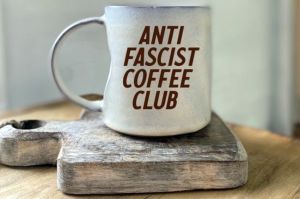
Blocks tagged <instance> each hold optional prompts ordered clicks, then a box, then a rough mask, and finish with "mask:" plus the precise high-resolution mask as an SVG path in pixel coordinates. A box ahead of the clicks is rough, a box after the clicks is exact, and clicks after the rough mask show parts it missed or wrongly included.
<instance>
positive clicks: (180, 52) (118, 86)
mask: <svg viewBox="0 0 300 199" xmlns="http://www.w3.org/2000/svg"><path fill="white" fill-rule="evenodd" d="M210 18H211V17H210V9H209V8H208V7H176V6H175V7H130V6H107V7H105V14H104V15H103V16H101V17H91V18H87V19H83V20H80V21H78V22H75V23H74V24H72V25H70V26H69V27H67V28H66V29H65V30H64V31H63V32H62V33H61V34H60V35H59V36H58V38H57V39H56V41H55V43H54V45H53V47H52V51H51V67H52V72H53V76H54V79H55V82H56V83H57V85H58V87H59V89H60V90H61V91H62V93H64V94H65V95H66V96H67V97H68V98H69V99H70V100H72V101H74V102H76V103H77V104H79V105H81V106H83V107H85V108H87V109H90V110H95V111H102V112H103V120H104V123H105V124H106V125H107V126H108V127H110V128H111V129H114V130H116V131H119V132H123V133H126V134H131V135H142V136H168V135H177V134H184V133H189V132H194V131H197V130H199V129H201V128H203V127H204V126H206V125H207V124H208V123H209V121H210V117H211V94H210V93H211V92H210V90H211V89H210V87H211V85H210V81H211V32H210V26H211V22H210ZM89 23H97V24H101V25H105V27H106V31H107V38H108V46H109V51H110V56H111V64H110V72H109V76H108V80H107V83H106V87H105V91H104V98H103V100H101V101H88V100H86V99H83V98H81V97H80V96H77V95H76V94H73V92H72V91H70V90H69V89H68V88H67V87H66V86H65V84H64V82H63V80H62V79H61V76H60V74H59V71H58V70H57V66H56V65H55V64H54V59H55V52H56V49H57V46H58V44H59V42H60V41H61V40H62V38H63V37H64V36H65V35H67V34H68V33H69V32H70V31H71V30H73V29H75V28H77V27H79V26H82V25H85V24H89ZM87 70H88V69H87Z"/></svg>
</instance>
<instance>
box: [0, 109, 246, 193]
mask: <svg viewBox="0 0 300 199" xmlns="http://www.w3.org/2000/svg"><path fill="white" fill-rule="evenodd" d="M37 127H38V128H37ZM0 150H1V153H0V162H1V163H2V164H6V165H10V166H30V165H40V164H55V163H56V160H57V166H58V169H57V178H58V179H57V181H58V187H59V189H60V190H62V191H63V192H65V193H72V194H116V193H145V192H172V191H183V190H195V189H221V188H223V189H224V188H233V187H237V186H240V185H243V184H245V183H246V181H247V174H248V162H247V154H246V152H245V150H244V148H243V146H242V145H241V143H240V142H239V141H238V139H237V138H236V137H235V136H234V135H233V134H232V132H231V131H230V130H229V129H228V128H227V127H226V125H225V124H224V123H223V121H222V120H221V119H220V118H219V117H218V116H217V115H216V114H213V115H212V120H211V122H210V124H209V125H208V126H207V127H206V128H204V129H202V130H200V131H198V132H195V133H191V134H186V135H180V136H171V137H157V138H153V137H152V138H150V137H148V138H146V137H134V136H128V135H124V134H120V133H118V132H115V131H113V130H111V129H109V128H107V127H106V126H105V125H104V123H103V121H102V113H100V112H85V113H84V114H83V115H82V117H81V119H80V120H75V121H73V120H72V121H44V120H31V121H28V120H27V121H24V120H22V121H20V122H13V123H12V124H11V125H10V124H8V125H6V126H3V127H2V128H0ZM58 154H59V155H58ZM57 156H58V158H57Z"/></svg>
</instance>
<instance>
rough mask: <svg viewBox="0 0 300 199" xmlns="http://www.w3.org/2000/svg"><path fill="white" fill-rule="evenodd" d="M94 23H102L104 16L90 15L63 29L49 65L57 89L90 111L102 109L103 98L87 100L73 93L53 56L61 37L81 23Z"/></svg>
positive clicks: (103, 22)
mask: <svg viewBox="0 0 300 199" xmlns="http://www.w3.org/2000/svg"><path fill="white" fill-rule="evenodd" d="M91 23H96V24H100V25H104V24H105V21H104V16H101V17H90V18H86V19H82V20H79V21H77V22H75V23H73V24H71V25H70V26H68V27H67V28H66V29H64V30H63V31H62V32H61V33H60V34H59V36H58V37H57V38H56V40H55V42H54V44H53V46H52V48H51V51H50V65H51V70H52V75H53V78H54V80H55V83H56V85H57V86H58V88H59V90H60V91H61V92H62V93H63V94H64V95H65V96H66V97H67V98H68V99H70V100H71V101H73V102H75V103H77V104H79V105H80V106H82V107H84V108H87V109H89V110H92V111H102V107H103V99H101V100H97V101H89V100H87V99H84V98H82V97H80V96H78V95H76V94H74V93H73V92H72V91H71V90H70V89H69V88H67V87H66V85H65V83H64V82H63V80H62V78H61V76H60V73H59V72H58V70H57V65H55V64H54V60H55V56H56V50H57V48H58V46H59V45H58V44H59V43H60V42H61V41H62V40H63V38H64V37H65V36H66V35H68V34H69V33H71V31H72V30H75V29H77V28H79V27H81V26H83V25H87V24H91Z"/></svg>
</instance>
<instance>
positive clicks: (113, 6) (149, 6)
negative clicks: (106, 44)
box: [104, 5, 211, 9]
mask: <svg viewBox="0 0 300 199" xmlns="http://www.w3.org/2000/svg"><path fill="white" fill-rule="evenodd" d="M104 8H151V9H153V8H203V9H211V6H209V5H202V6H189V5H187V6H184V5H183V6H177V5H174V6H173V5H170V6H164V5H107V6H105V7H104Z"/></svg>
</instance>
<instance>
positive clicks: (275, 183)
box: [0, 103, 300, 199]
mask: <svg viewBox="0 0 300 199" xmlns="http://www.w3.org/2000/svg"><path fill="white" fill-rule="evenodd" d="M79 113H80V109H79V108H78V107H77V106H75V105H71V104H69V103H56V104H51V105H46V106H41V107H37V108H32V109H30V110H26V111H23V112H19V113H17V114H15V113H10V116H9V117H5V118H3V119H2V122H3V121H7V120H10V119H11V118H14V119H18V120H21V119H30V118H31V119H32V118H40V119H47V120H51V119H56V118H59V119H65V120H70V119H76V118H77V117H78V114H79ZM231 128H232V129H233V130H234V132H235V133H236V135H237V136H238V137H239V138H240V140H241V141H242V143H243V145H244V146H245V148H246V150H247V152H248V158H249V179H248V183H247V184H246V185H244V186H242V187H240V188H237V189H232V190H218V191H216V190H215V191H189V192H177V193H157V194H133V195H120V196H118V195H112V196H80V197H79V198H124V199H129V198H130V199H139V198H141V199H143V198H151V199H158V198H160V199H168V198H175V199H181V198H221V199H226V198H264V199H265V198H266V199H267V198H272V199H273V198H300V191H299V190H300V156H299V154H300V141H298V140H292V139H289V138H286V137H282V136H279V135H275V134H272V133H270V132H268V131H264V130H259V129H254V128H250V127H244V126H240V125H231ZM0 175H1V178H0V198H30V199H31V198H74V196H72V195H65V194H63V193H61V192H60V191H58V190H57V188H56V168H55V167H52V166H35V167H18V168H17V169H16V168H15V167H13V168H11V167H8V166H3V165H0ZM76 198H78V196H76Z"/></svg>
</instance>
